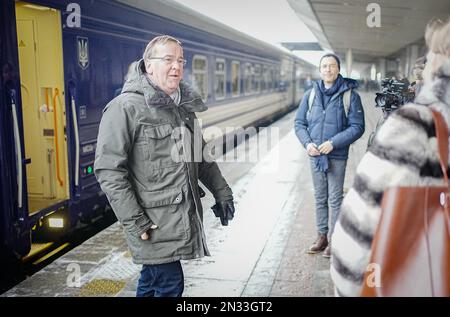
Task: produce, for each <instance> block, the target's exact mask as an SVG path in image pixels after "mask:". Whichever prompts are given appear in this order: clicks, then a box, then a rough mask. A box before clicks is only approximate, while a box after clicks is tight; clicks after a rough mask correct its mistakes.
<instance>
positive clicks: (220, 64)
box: [214, 58, 226, 100]
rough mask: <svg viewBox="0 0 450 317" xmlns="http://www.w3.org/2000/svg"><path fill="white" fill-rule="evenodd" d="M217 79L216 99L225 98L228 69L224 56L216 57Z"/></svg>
mask: <svg viewBox="0 0 450 317" xmlns="http://www.w3.org/2000/svg"><path fill="white" fill-rule="evenodd" d="M215 75H216V78H215V79H216V80H215V81H214V92H215V96H216V100H220V99H224V98H225V91H226V86H225V85H226V80H225V78H226V71H225V60H224V59H222V58H218V59H216V71H215Z"/></svg>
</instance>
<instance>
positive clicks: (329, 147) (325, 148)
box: [319, 141, 333, 154]
mask: <svg viewBox="0 0 450 317" xmlns="http://www.w3.org/2000/svg"><path fill="white" fill-rule="evenodd" d="M319 151H320V153H322V154H328V153H330V152H331V151H333V143H332V142H331V141H325V142H323V143H322V144H321V145H319Z"/></svg>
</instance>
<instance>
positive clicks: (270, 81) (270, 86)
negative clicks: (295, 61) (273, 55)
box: [268, 67, 275, 91]
mask: <svg viewBox="0 0 450 317" xmlns="http://www.w3.org/2000/svg"><path fill="white" fill-rule="evenodd" d="M273 76H274V74H273V68H272V67H270V72H269V79H268V80H269V87H268V88H269V90H270V91H272V90H273V86H274V81H275V80H274V78H273Z"/></svg>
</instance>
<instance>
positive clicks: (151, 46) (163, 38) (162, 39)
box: [142, 35, 183, 68]
mask: <svg viewBox="0 0 450 317" xmlns="http://www.w3.org/2000/svg"><path fill="white" fill-rule="evenodd" d="M167 42H174V43H176V44H178V45H180V47H183V46H182V45H181V42H180V41H179V40H177V39H176V38H174V37H173V36H170V35H160V36H157V37H155V38H153V40H151V41H150V42H149V43H148V44H147V47H146V48H145V50H144V54H143V55H142V58H143V60H144V63H145V67H146V68H147V61H148V59H149V58H150V57H152V56H153V52H154V50H155V46H156V45H157V44H160V45H164V44H166V43H167Z"/></svg>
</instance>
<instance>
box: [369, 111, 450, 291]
mask: <svg viewBox="0 0 450 317" xmlns="http://www.w3.org/2000/svg"><path fill="white" fill-rule="evenodd" d="M432 112H433V118H434V123H435V127H436V137H437V141H438V149H439V155H440V165H441V169H442V172H443V174H444V184H443V186H441V187H437V186H434V187H393V188H388V189H386V190H385V192H384V194H383V200H382V203H381V209H382V212H381V218H380V222H379V224H378V228H377V230H376V233H375V236H374V239H373V242H372V254H371V260H370V264H369V266H368V271H367V272H366V273H365V275H364V283H363V284H364V285H363V290H362V293H361V296H450V215H449V210H450V187H449V183H448V176H447V164H448V163H447V162H448V148H449V145H448V129H447V124H446V123H445V121H444V119H443V117H442V115H441V114H440V113H439V112H437V111H434V110H432Z"/></svg>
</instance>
